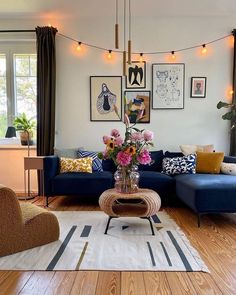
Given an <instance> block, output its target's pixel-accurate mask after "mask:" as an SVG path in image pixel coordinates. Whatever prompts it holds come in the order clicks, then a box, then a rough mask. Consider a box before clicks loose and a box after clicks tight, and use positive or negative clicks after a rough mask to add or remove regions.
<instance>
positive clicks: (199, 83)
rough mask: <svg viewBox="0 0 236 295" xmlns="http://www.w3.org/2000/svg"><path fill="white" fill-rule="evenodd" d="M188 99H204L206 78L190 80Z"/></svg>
mask: <svg viewBox="0 0 236 295" xmlns="http://www.w3.org/2000/svg"><path fill="white" fill-rule="evenodd" d="M190 97H200V98H201V97H202V98H204V97H206V77H192V78H191V93H190Z"/></svg>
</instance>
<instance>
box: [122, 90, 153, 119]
mask: <svg viewBox="0 0 236 295" xmlns="http://www.w3.org/2000/svg"><path fill="white" fill-rule="evenodd" d="M150 96H151V92H150V91H145V90H144V91H142V90H137V91H135V90H133V91H132V90H130V91H125V92H124V112H125V114H127V115H128V117H129V120H130V123H136V122H137V123H150V100H151V99H150Z"/></svg>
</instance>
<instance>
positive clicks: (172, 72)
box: [152, 63, 185, 109]
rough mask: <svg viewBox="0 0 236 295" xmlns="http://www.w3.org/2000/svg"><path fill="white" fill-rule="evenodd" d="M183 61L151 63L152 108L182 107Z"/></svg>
mask: <svg viewBox="0 0 236 295" xmlns="http://www.w3.org/2000/svg"><path fill="white" fill-rule="evenodd" d="M184 72H185V65H184V64H183V63H173V64H171V63H159V64H152V108H153V109H183V108H184V78H185V77H184V75H185V73H184Z"/></svg>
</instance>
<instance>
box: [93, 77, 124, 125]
mask: <svg viewBox="0 0 236 295" xmlns="http://www.w3.org/2000/svg"><path fill="white" fill-rule="evenodd" d="M121 119H122V77H121V76H90V121H121Z"/></svg>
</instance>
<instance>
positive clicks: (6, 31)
mask: <svg viewBox="0 0 236 295" xmlns="http://www.w3.org/2000/svg"><path fill="white" fill-rule="evenodd" d="M33 32H35V30H0V33H33Z"/></svg>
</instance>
